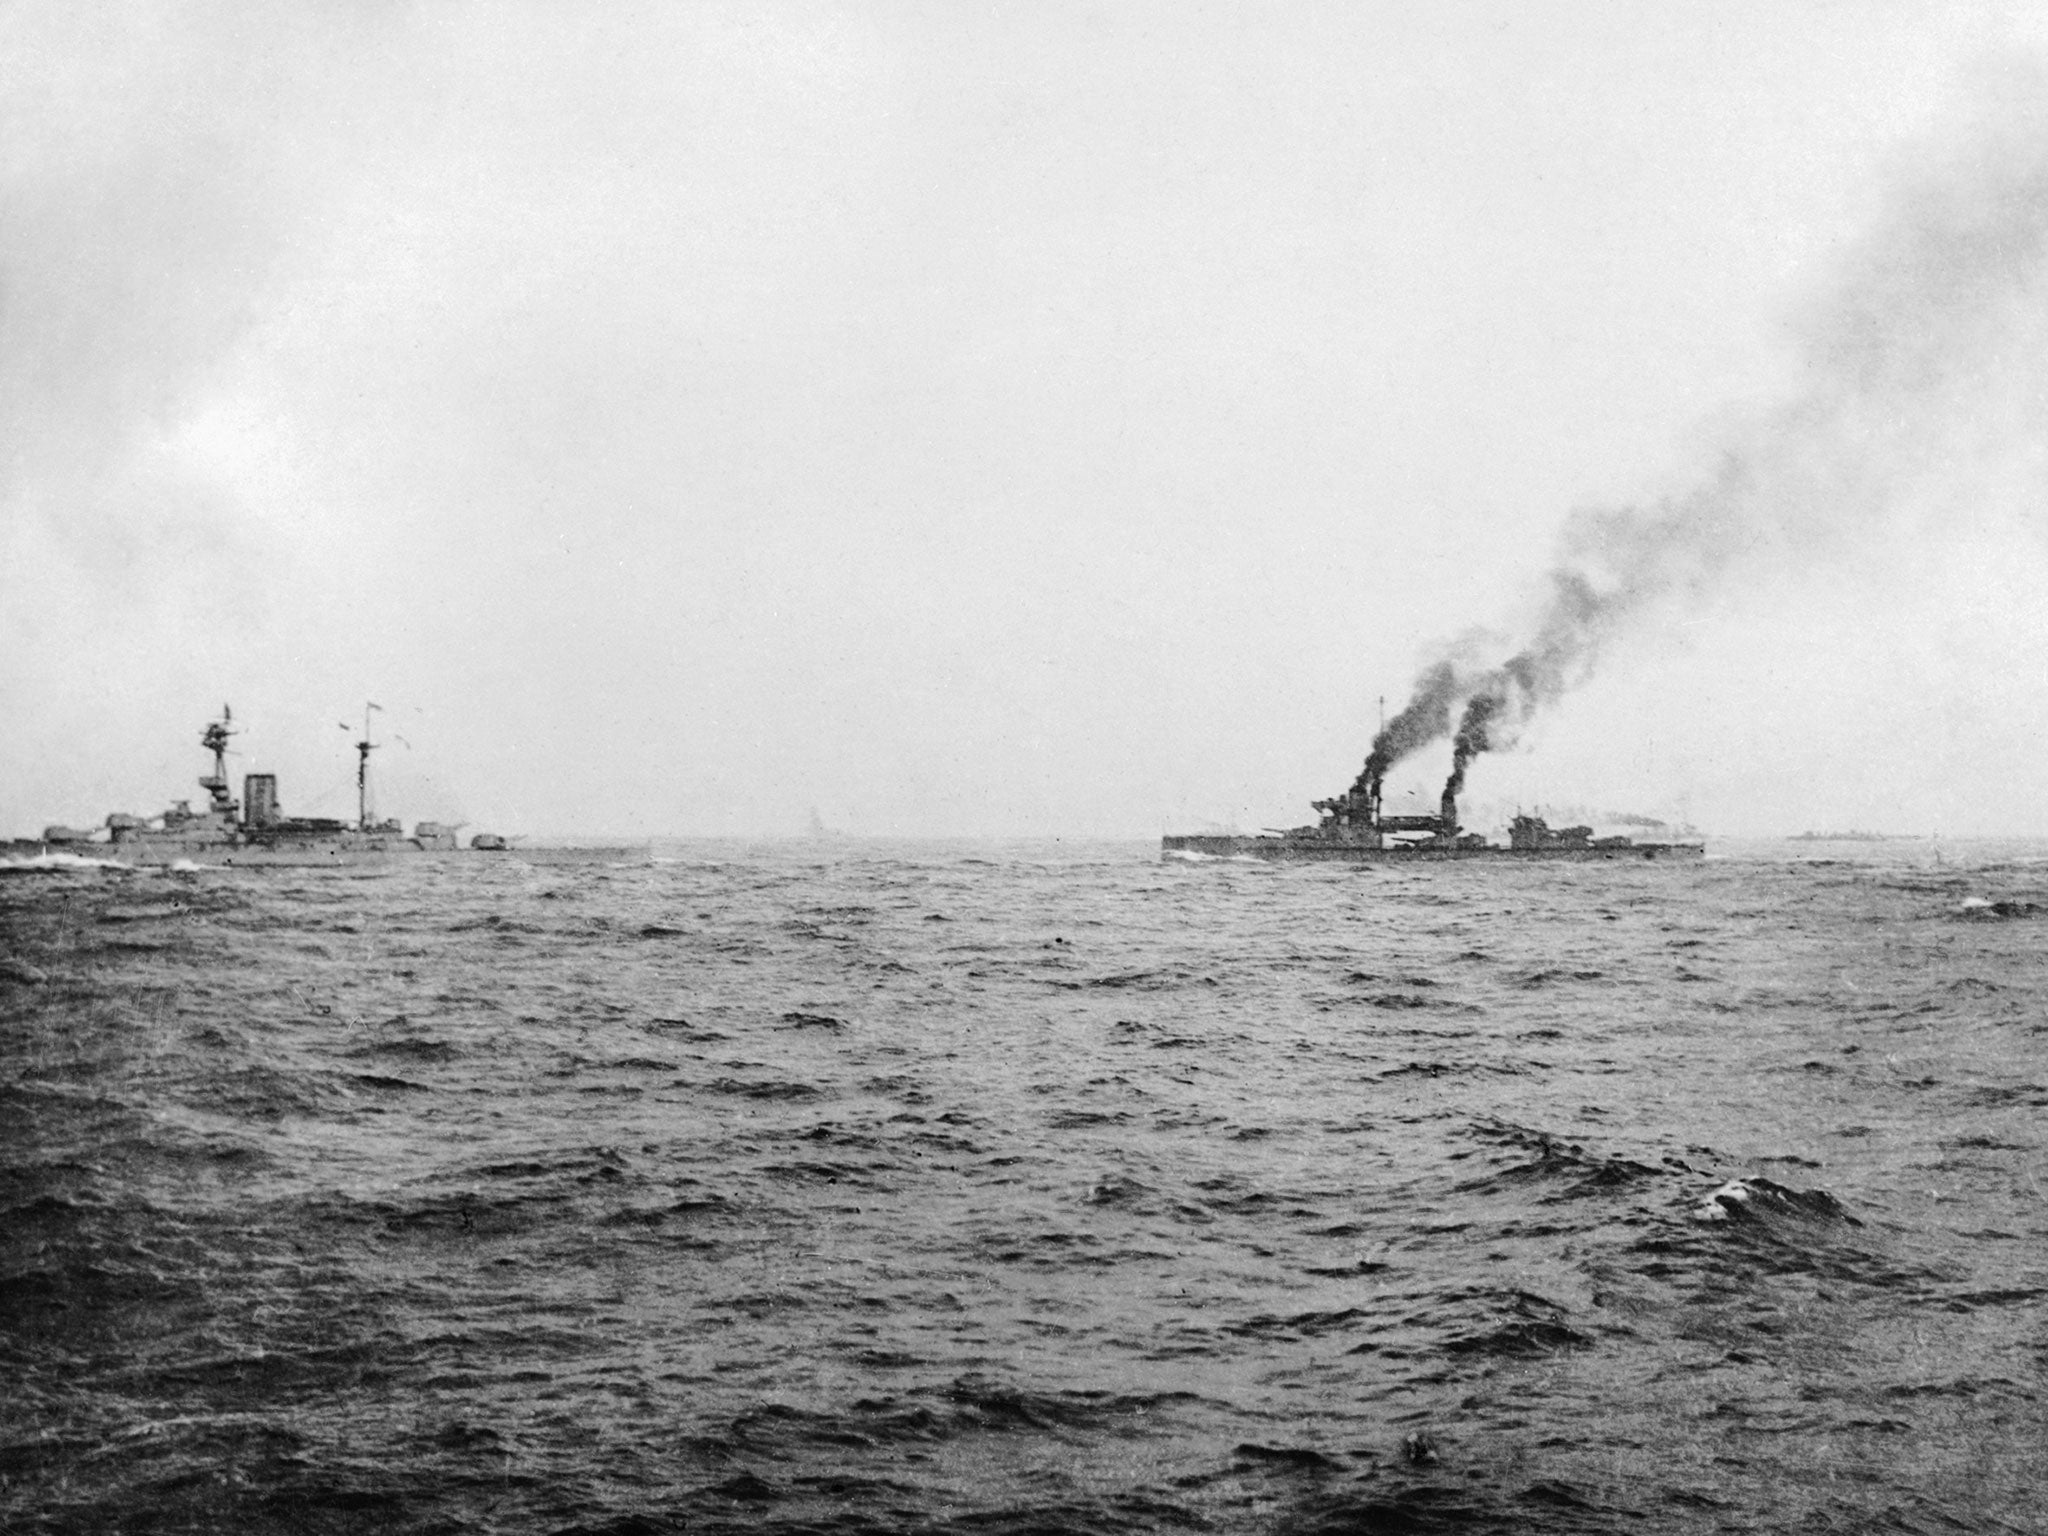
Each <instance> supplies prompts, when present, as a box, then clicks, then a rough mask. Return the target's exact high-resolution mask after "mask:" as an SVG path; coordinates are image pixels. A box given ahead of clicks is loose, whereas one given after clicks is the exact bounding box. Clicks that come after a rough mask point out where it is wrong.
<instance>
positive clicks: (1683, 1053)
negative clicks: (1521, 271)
mask: <svg viewBox="0 0 2048 1536" xmlns="http://www.w3.org/2000/svg"><path fill="white" fill-rule="evenodd" d="M2040 852H2041V850H2038V849H2036V850H2033V854H2032V856H2030V855H2029V854H2028V853H2027V851H2026V850H2019V851H2017V852H2015V851H2012V850H2005V851H2002V852H2001V851H1999V850H1988V849H1980V850H1977V851H1976V852H1974V853H1971V852H1965V853H1963V854H1960V855H1959V854H1957V853H1956V851H1955V850H1953V849H1951V850H1948V855H1947V857H1948V860H1949V862H1948V863H1947V864H1945V865H1942V866H1938V867H1937V866H1936V865H1934V864H1933V862H1932V855H1931V853H1930V852H1929V851H1928V850H1927V849H1926V848H1925V846H1924V845H1910V846H1909V845H1881V846H1877V847H1874V848H1870V849H1863V850H1858V851H1857V852H1856V854H1855V858H1856V862H1851V863H1816V862H1813V860H1814V858H1815V857H1816V854H1815V852H1814V851H1813V850H1800V851H1798V852H1795V851H1793V849H1791V848H1790V847H1786V848H1781V849H1778V850H1776V851H1775V852H1774V851H1772V850H1757V851H1756V852H1755V853H1754V854H1753V855H1751V856H1741V857H1731V858H1726V859H1717V860H1711V861H1709V862H1707V863H1706V864H1704V865H1699V866H1693V867H1691V868H1683V867H1677V866H1667V865H1651V866H1635V865H1604V864H1603V865H1571V864H1546V865H1540V866H1527V867H1505V868H1504V867H1501V866H1498V865H1477V864H1465V865H1454V866H1448V867H1436V868H1430V869H1424V870H1413V871H1395V872H1387V871H1384V870H1371V869H1366V870H1335V869H1320V868H1269V867H1264V866H1244V865H1234V864H1233V865H1224V864H1206V865H1180V864H1174V865H1161V864H1159V863H1158V862H1156V856H1155V855H1153V854H1152V853H1151V852H1150V851H1149V850H1146V849H1143V848H1136V847H1129V846H1100V847H1091V848H1082V849H1072V848H1069V849H1060V848H1056V847H1050V846H1048V847H1030V848H1023V847H1016V846H1001V847H994V846H992V847H986V848H980V849H973V848H958V847H938V846H925V847H907V846H896V845H883V844H860V843H855V844H846V845H838V846H832V847H825V848H807V847H799V846H786V847H783V848H780V849H777V848H754V849H742V848H738V847H710V846H701V847H685V848H682V849H680V850H679V854H680V857H679V859H678V861H677V862H672V863H666V864H660V865H656V866H654V867H651V868H640V869H585V870H576V869H569V868H555V869H546V870H529V869H525V868H522V867H519V866H514V865H492V864H483V865H481V866H478V865H459V864H458V865H450V864H434V863H428V862H425V861H422V862H421V864H420V865H419V866H418V867H416V868H411V869H406V870H402V871H399V872H395V873H388V874H351V873H345V872H335V873H328V872H303V871H290V870H276V871H265V872H243V873H236V872H231V871H207V872H201V873H197V874H184V875H165V874H136V875H118V874H97V875H95V874H70V875H33V876H31V875H14V876H10V877H7V878H5V879H0V924H4V926H0V952H4V954H6V955H8V956H11V957H13V958H14V959H15V960H17V961H19V962H24V963H26V964H27V965H28V966H31V967H34V968H35V969H36V970H37V971H39V972H41V973H42V974H43V979H42V980H40V981H37V980H35V979H34V976H33V973H22V972H19V971H18V970H17V973H16V974H15V975H14V976H13V977H12V978H7V977H0V1021H4V1022H0V1155H4V1163H5V1167H4V1179H0V1526H4V1527H5V1528H6V1529H9V1530H21V1531H79V1532H98V1531H107V1530H121V1529H134V1530H143V1529H151V1530H156V1529H161V1530H185V1529H202V1530H231V1531H267V1530H279V1531H282V1530H292V1531H313V1532H344V1531H351V1532H352V1531H449V1532H455V1531H478V1532H483V1531H504V1532H514V1531H518V1532H524V1531H536V1532H553V1531H568V1530H577V1531H586V1532H612V1533H619V1536H625V1533H649V1532H665V1531H681V1530H689V1531H693V1532H705V1531H721V1530H747V1531H800V1530H821V1531H840V1530H875V1531H899V1530H901V1531H946V1532H970V1531H971V1532H983V1533H1005V1532H1012V1533H1022V1532H1059V1531H1074V1532H1097V1531H1099V1532H1114V1531H1177V1530H1214V1531H1258V1532H1276V1533H1277V1532H1340V1531H1341V1532H1379V1531H1404V1532H1431V1531H1473V1532H1485V1531H1539V1532H1540V1531H1558V1532H1567V1531H1570V1532H1576V1531H1610V1530H1612V1531H1622V1530H1627V1531H1646V1532H1647V1531H1655V1532H1664V1531H1675V1532H1694V1531H1698V1532H1706V1531H1784V1530H1795V1531H1858V1532H1863V1531H1899V1532H1936V1531H2008V1530H2010V1531H2033V1530H2040V1529H2043V1525H2044V1522H2043V1516H2042V1508H2043V1505H2044V1504H2048V1492H2044V1490H2048V1404H2044V1387H2048V1204H2044V1199H2043V1187H2042V1182H2043V1172H2044V1161H2048V1159H2044V1148H2048V863H2044V862H2040V861H2039V857H2038V856H2039V854H2040ZM1986 903H1997V905H1986ZM2036 905H2038V906H2039V907H2041V908H2042V909H2043V910H2040V911H2036V910H2034V907H2035V906H2036ZM24 976H26V978H27V979H24ZM1736 1179H1740V1180H1744V1181H1746V1188H1745V1190H1743V1191H1736V1192H1731V1193H1729V1194H1728V1195H1727V1196H1726V1197H1724V1198H1723V1199H1722V1200H1720V1201H1714V1200H1711V1199H1710V1196H1711V1195H1712V1193H1713V1192H1714V1191H1715V1190H1716V1189H1717V1188H1719V1187H1721V1186H1723V1185H1724V1184H1726V1183H1727V1182H1728V1181H1730V1180H1736ZM1742 1193H1747V1195H1748V1198H1747V1199H1746V1200H1745V1199H1742V1198H1739V1195H1740V1194H1742ZM1709 1213H1711V1214H1713V1215H1716V1216H1718V1217H1719V1218H1720V1219H1712V1220H1710V1219H1705V1218H1706V1216H1707V1215H1708V1214H1709Z"/></svg>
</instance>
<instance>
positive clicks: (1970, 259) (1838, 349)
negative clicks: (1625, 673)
mask: <svg viewBox="0 0 2048 1536" xmlns="http://www.w3.org/2000/svg"><path fill="white" fill-rule="evenodd" d="M1993 85H1994V86H1995V87H1998V89H1995V90H1994V91H1993V92H1992V95H1993V96H1994V97H1995V98H1996V99H1995V101H1994V103H1993V113H1994V114H1995V117H1990V118H1987V120H1986V121H1985V122H1983V123H1982V124H1981V125H1980V126H1979V128H1978V130H1977V131H1976V132H1975V133H1974V134H1973V135H1971V136H1970V137H1969V138H1968V139H1967V141H1964V142H1961V143H1959V144H1958V145H1956V146H1955V147H1954V148H1953V149H1951V150H1949V151H1948V152H1946V153H1939V154H1930V155H1927V156H1925V157H1923V160H1922V162H1921V163H1920V165H1919V166H1918V168H1917V169H1916V170H1915V171H1914V172H1913V173H1912V174H1910V175H1908V176H1905V177H1903V178H1902V179H1901V180H1900V182H1899V184H1898V185H1897V186H1896V188H1895V189H1894V194H1893V197H1892V199H1891V203H1890V207H1889V209H1888V211H1887V214H1886V216H1885V217H1884V218H1883V219H1882V220H1881V221H1880V222H1879V224H1878V226H1877V227H1876V229H1875V230H1874V231H1873V232H1872V234H1871V236H1870V237H1869V238H1868V239H1867V240H1866V241H1865V242H1863V244H1862V245H1861V246H1860V247H1859V248H1857V249H1856V250H1855V251H1853V252H1852V253H1851V257H1850V259H1849V261H1848V262H1847V263H1846V264H1845V269H1844V272H1843V275H1842V278H1841V280H1840V281H1839V283H1838V284H1837V286H1836V288H1835V290H1834V292H1833V293H1832V294H1831V295H1830V297H1829V299H1828V301H1827V302H1826V303H1824V304H1822V305H1820V306H1819V307H1817V308H1816V310H1815V311H1814V313H1813V315H1812V317H1811V319H1810V321H1809V323H1808V325H1807V326H1806V328H1805V330H1806V335H1805V346H1804V359H1803V360H1804V363H1805V371H1806V375H1807V379H1808V382H1807V385H1806V387H1805V389H1804V390H1803V391H1802V392H1801V393H1800V394H1799V395H1798V396H1796V397H1795V398H1794V399H1793V400H1791V401H1790V402H1788V403H1787V404H1786V405H1784V406H1782V407H1780V408H1779V409H1777V410H1776V411H1774V412H1771V413H1769V414H1768V415H1766V416H1764V417H1763V418H1762V419H1760V420H1759V421H1757V422H1756V423H1755V424H1754V426H1753V427H1752V428H1751V429H1750V430H1748V431H1746V432H1743V433H1740V434H1734V435H1732V436H1731V440H1730V441H1728V442H1726V443H1724V444H1723V446H1722V449H1721V456H1720V465H1719V469H1718V471H1717V473H1716V474H1715V475H1714V476H1713V477H1712V478H1711V479H1710V480H1709V481H1708V482H1707V483H1705V484H1703V485H1700V486H1698V487H1697V488H1695V489H1694V490H1692V491H1690V492H1689V493H1687V494H1684V495H1682V496H1678V497H1674V498H1671V499H1668V500H1665V501H1661V502H1657V503H1653V504H1649V505H1645V506H1631V507H1621V508H1613V509H1604V510H1592V511H1584V512H1580V513H1578V514H1576V515H1574V516H1573V517H1572V518H1571V520H1570V521H1569V522H1568V523H1567V525H1566V527H1565V530H1564V533H1563V536H1562V538H1561V541H1560V548H1559V550H1558V554H1557V557H1556V559H1555V561H1554V563H1553V565H1552V568H1551V570H1550V572H1549V574H1548V579H1547V583H1546V588H1545V591H1544V592H1543V594H1542V597H1541V600H1540V602H1539V605H1538V608H1537V611H1536V615H1535V618H1534V622H1533V624H1532V625H1531V626H1530V630H1529V634H1530V638H1529V639H1528V641H1527V642H1526V643H1525V644H1524V645H1522V646H1521V648H1520V649H1518V650H1516V651H1514V652H1513V653H1512V654H1511V655H1509V656H1508V657H1506V659H1504V660H1501V661H1499V662H1497V663H1495V664H1493V665H1491V666H1485V667H1475V666H1472V665H1471V664H1470V663H1469V662H1454V661H1442V662H1438V663H1436V664H1434V665H1432V666H1431V667H1429V668H1427V669H1426V670H1425V671H1424V672H1423V674H1422V676H1421V678H1420V679H1419V680H1418V681H1417V684H1416V688H1415V693H1414V696H1413V698H1412V700H1411V701H1410V703H1409V704H1408V705H1407V706H1406V707H1405V708H1404V709H1403V710H1402V711H1401V713H1400V714H1399V715H1397V716H1395V718H1394V719H1393V720H1391V721H1389V722H1388V723H1387V725H1386V727H1385V729H1383V730H1382V731H1381V732H1380V734H1379V736H1378V737H1377V738H1375V740H1374V742H1373V746H1372V753H1371V756H1370V757H1368V759H1367V761H1366V769H1365V772H1364V773H1363V774H1361V775H1360V781H1361V783H1363V782H1364V781H1365V780H1366V779H1367V778H1369V777H1371V776H1372V775H1373V774H1374V773H1375V772H1376V771H1377V772H1380V773H1384V771H1385V770H1386V768H1388V767H1390V766H1391V765H1392V764H1393V763H1395V762H1397V761H1398V760H1400V759H1401V758H1402V757H1404V756H1406V755H1407V754H1409V753H1411V752H1413V751H1415V750H1416V749H1417V748H1418V747H1421V746H1424V745H1427V744H1428V743H1430V742H1432V741H1435V740H1437V739H1438V738H1440V737H1442V736H1445V735H1447V734H1449V735H1451V736H1452V737H1453V767H1452V772H1451V777H1450V781H1449V783H1448V784H1447V785H1446V789H1447V791H1448V792H1449V793H1452V794H1456V793H1457V792H1458V791H1459V790H1460V789H1462V788H1463V786H1464V778H1465V770H1466V767H1467V765H1468V764H1469V763H1470V761H1471V759H1472V758H1474V757H1476V756H1478V755H1479V754H1480V753H1483V752H1488V751H1493V750H1496V749H1498V748H1501V747H1504V746H1508V745H1510V744H1512V742H1513V741H1514V739H1515V737H1516V736H1517V734H1518V733H1519V732H1520V730H1521V729H1522V727H1523V726H1524V725H1526V724H1527V723H1528V721H1529V720H1530V719H1531V718H1532V717H1533V716H1534V715H1535V714H1536V713H1537V712H1538V711H1540V710H1541V709H1543V708H1544V707H1546V706H1547V705H1549V704H1551V703H1554V702H1555V701H1556V700H1557V699H1558V698H1560V697H1561V696H1562V695H1563V694H1565V693H1566V692H1567V691H1568V690H1570V689H1571V688H1573V687H1575V686H1576V685H1578V684H1580V683H1582V682H1584V681H1585V680H1586V679H1587V678H1588V677H1589V676H1591V675H1592V673H1593V672H1594V670H1595V669H1596V668H1597V666H1598V665H1599V663H1600V661H1601V660H1602V658H1603V657H1604V656H1605V655H1606V654H1607V652H1608V651H1609V649H1610V648H1611V647H1612V646H1613V645H1615V644H1616V643H1617V642H1619V641H1621V640H1623V639H1625V638H1626V637H1628V636H1629V635H1631V634H1632V633H1634V632H1635V631H1637V630H1638V629H1640V628H1641V627H1642V626H1643V625H1644V623H1645V622H1646V621H1647V620H1648V619H1649V618H1650V617H1651V616H1652V615H1653V614H1655V613H1658V612H1660V611H1662V610H1664V609H1666V608H1667V607H1670V606H1673V605H1675V604H1678V603H1682V602H1684V601H1687V600H1693V601H1697V600H1699V599H1701V598H1704V597H1705V596H1707V595H1709V594H1711V593H1712V592H1713V591H1715V590H1716V589H1717V588H1718V586H1719V585H1720V584H1721V582H1722V581H1723V579H1724V577H1725V576H1726V574H1727V573H1728V572H1729V570H1730V569H1731V567H1734V566H1736V565H1737V564H1738V563H1740V562H1744V561H1749V560H1753V559H1754V558H1756V557H1757V556H1759V555H1768V554H1772V553H1776V554H1780V555H1785V556H1791V557H1794V558H1799V559H1806V560H1810V559H1813V558H1815V557H1817V556H1822V555H1825V554H1828V553H1830V552H1833V551H1834V550H1836V549H1839V548H1841V547H1844V546H1853V541H1854V540H1855V539H1857V538H1858V537H1859V536H1862V537H1867V536H1868V535H1869V534H1870V533H1871V532H1872V531H1873V530H1874V529H1875V528H1877V527H1879V526H1881V524H1882V522H1883V521H1884V519H1885V518H1886V517H1887V516H1889V515H1891V514H1893V513H1895V512H1896V511H1897V509H1898V508H1899V506H1900V505H1901V503H1902V502H1903V501H1904V499H1905V497H1906V494H1907V492H1908V491H1909V490H1911V489H1912V488H1914V487H1915V486H1916V485H1919V484H1924V483H1925V482H1926V481H1927V479H1928V478H1929V477H1930V476H1932V475H1935V474H1937V473H1941V472H1943V470H1944V466H1945V464H1946V463H1948V462H1949V461H1952V460H1953V458H1954V457H1955V450H1954V445H1953V444H1949V443H1946V442H1945V441H1944V434H1948V435H1949V436H1952V437H1957V438H1959V439H1961V440H1962V441H1963V442H1964V444H1965V445H1966V446H1967V444H1968V443H1969V440H1970V438H1971V436H1972V434H1977V435H1981V432H1982V430H1983V428H1982V427H1981V425H1980V423H1979V418H1980V417H1982V418H1985V419H1996V418H1997V417H1998V414H1999V412H1998V410H1997V409H1995V407H1996V406H1998V405H2000V404H2002V402H2001V401H1998V400H1996V399H1994V400H1992V401H1991V407H1986V406H1985V397H1986V394H1987V392H1988V391H1991V390H1996V389H1998V388H2000V387H2009V386H2010V378H2009V370H2010V369H2011V368H2012V367H2014V366H2018V367H2023V368H2038V363H2037V362H2035V361H2033V360H2031V354H2032V353H2033V352H2034V351H2037V350H2038V346H2037V343H2038V340H2039V334H2038V332H2039V327H2040V325H2041V316H2042V313H2043V308H2044V306H2043V289H2044V268H2048V260H2044V258H2048V81H2044V79H2043V77H2042V76H2041V74H2040V73H2039V72H2038V71H2037V70H2034V69H2032V68H2029V69H2027V70H2024V71H2017V70H2016V71H2013V72H2011V73H2010V74H2008V75H2007V76H2006V77H2005V78H2004V79H2003V80H2000V81H1994V82H1993ZM2039 385H2040V381H2039V380H2038V379H2034V380H2030V381H2029V382H2028V384H2027V385H2026V387H2025V388H2024V389H2022V390H2021V391H2019V392H2018V393H2021V394H2026V395H2027V398H2030V399H2031V398H2033V396H2032V395H2031V394H2028V391H2029V390H2037V389H2038V388H2039ZM1980 408H1982V409H1980ZM2023 414H2024V413H2023ZM2031 430H2038V428H2037V427H2034V428H2032V429H2031ZM1944 448H1946V449H1948V452H1946V453H1945V452H1944V451H1943V449H1944ZM1467 644H1468V646H1469V642H1467ZM1459 701H1462V702H1463V706H1464V707H1463V710H1462V712H1461V713H1460V715H1459V717H1458V723H1457V726H1456V729H1455V731H1453V730H1452V727H1451V723H1450V721H1451V710H1452V707H1453V706H1454V705H1455V704H1457V703H1458V702H1459Z"/></svg>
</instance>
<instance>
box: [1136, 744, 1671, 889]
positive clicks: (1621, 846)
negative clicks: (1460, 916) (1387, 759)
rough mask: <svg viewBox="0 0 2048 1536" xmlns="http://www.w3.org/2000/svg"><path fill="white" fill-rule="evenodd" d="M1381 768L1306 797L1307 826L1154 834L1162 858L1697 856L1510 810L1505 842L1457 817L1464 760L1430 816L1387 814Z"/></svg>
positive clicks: (1401, 860) (1402, 860)
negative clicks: (1338, 789)
mask: <svg viewBox="0 0 2048 1536" xmlns="http://www.w3.org/2000/svg"><path fill="white" fill-rule="evenodd" d="M1383 778H1384V773H1383V771H1382V770H1381V769H1380V768H1379V767H1378V766H1377V765H1376V763H1374V762H1370V761H1369V762H1368V763H1367V764H1366V767H1365V769H1364V771H1362V772H1361V773H1360V774H1359V775H1358V778H1357V780H1356V781H1355V782H1354V783H1353V784H1352V786H1351V787H1350V788H1349V789H1347V790H1346V791H1345V792H1344V793H1343V794H1341V795H1337V796H1334V797H1332V798H1331V799H1328V800H1315V801H1311V802H1310V804H1311V805H1312V806H1313V808H1314V809H1315V810H1316V811H1318V812H1319V813H1320V820H1318V821H1317V822H1316V823H1315V824H1314V825H1313V826H1304V827H1294V828H1291V829H1289V830H1286V831H1270V832H1265V833H1261V834H1259V835H1257V836H1247V835H1241V834H1237V833H1199V832H1198V833H1169V834H1167V835H1166V836H1165V837H1163V838H1161V839H1160V855H1161V857H1162V858H1223V859H1230V858H1253V859H1275V860H1289V861H1297V860H1298V861H1316V860H1324V861H1329V862H1336V863H1350V864H1415V863H1429V862H1435V861H1440V860H1451V859H1567V860H1581V861H1587V860H1594V859H1697V858H1700V857H1703V856H1704V855H1705V853H1706V844H1704V843H1690V842H1688V843H1676V842H1672V843H1652V842H1637V841H1636V840H1635V839H1634V838H1632V837H1595V836H1594V835H1593V829H1592V828H1591V827H1552V826H1550V825H1549V824H1548V823H1547V822H1545V821H1544V819H1543V818H1542V817H1540V816H1516V817H1515V818H1514V819H1513V820H1512V821H1511V822H1509V824H1508V840H1507V842H1506V843H1505V844H1501V843H1493V842H1488V841H1487V839H1486V838H1485V836H1484V835H1483V834H1480V833H1476V832H1466V831H1464V830H1463V829H1462V828H1460V827H1459V825H1458V786H1459V784H1460V783H1461V782H1462V781H1463V778H1464V760H1463V757H1462V755H1461V757H1460V759H1459V763H1458V767H1457V768H1456V769H1455V770H1454V771H1453V772H1452V774H1451V779H1450V782H1449V783H1447V784H1446V785H1445V786H1444V792H1443V798H1442V800H1441V801H1440V802H1439V803H1438V806H1437V814H1436V815H1434V816H1428V815H1422V816H1393V815H1388V814H1386V813H1385V812H1384V811H1383V810H1382V808H1381V804H1380V801H1381V790H1382V780H1383Z"/></svg>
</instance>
